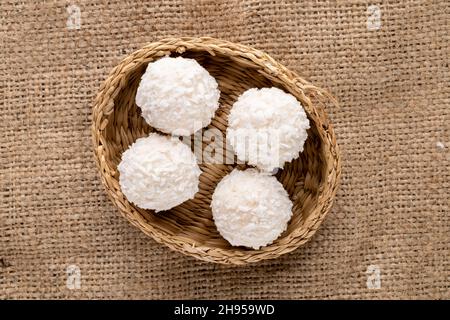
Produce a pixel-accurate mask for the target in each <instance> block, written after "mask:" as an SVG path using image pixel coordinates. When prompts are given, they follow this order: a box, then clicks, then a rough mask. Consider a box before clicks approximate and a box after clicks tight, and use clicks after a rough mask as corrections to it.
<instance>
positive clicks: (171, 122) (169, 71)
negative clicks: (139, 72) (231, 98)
mask: <svg viewBox="0 0 450 320" xmlns="http://www.w3.org/2000/svg"><path fill="white" fill-rule="evenodd" d="M219 97H220V91H219V89H218V85H217V81H216V80H215V79H214V78H213V77H212V76H211V75H210V74H209V73H208V71H207V70H206V69H205V68H203V67H202V66H201V65H200V64H199V63H198V62H197V61H196V60H194V59H187V58H182V57H177V58H170V57H164V58H161V59H159V60H157V61H155V62H151V63H149V64H148V66H147V69H146V71H145V73H144V75H143V76H142V79H141V82H140V84H139V87H138V89H137V93H136V104H137V105H138V106H139V107H140V108H141V110H142V116H143V117H144V119H145V120H146V122H147V123H148V124H149V125H151V126H152V127H154V128H156V129H158V130H160V131H162V132H165V133H171V134H177V135H183V136H188V135H191V134H193V133H194V132H196V131H197V130H199V129H201V128H203V127H206V126H207V125H208V124H210V123H211V119H212V118H213V117H214V113H215V112H216V110H217V108H218V107H219Z"/></svg>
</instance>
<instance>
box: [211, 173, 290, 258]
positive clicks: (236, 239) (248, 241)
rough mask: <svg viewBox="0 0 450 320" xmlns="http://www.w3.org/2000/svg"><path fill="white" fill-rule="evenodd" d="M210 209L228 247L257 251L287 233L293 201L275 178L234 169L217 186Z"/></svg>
mask: <svg viewBox="0 0 450 320" xmlns="http://www.w3.org/2000/svg"><path fill="white" fill-rule="evenodd" d="M211 209H212V214H213V218H214V222H215V224H216V226H217V229H218V230H219V233H220V234H221V235H222V236H223V237H224V238H225V239H226V240H227V241H228V242H229V243H230V244H231V245H233V246H245V247H250V248H253V249H259V248H260V247H262V246H266V245H268V244H271V243H272V242H273V241H274V240H275V239H277V238H278V237H279V236H280V235H281V233H282V232H283V231H284V230H286V227H287V223H288V221H289V220H290V218H291V215H292V202H291V200H290V199H289V196H288V193H287V192H286V190H285V189H284V188H283V185H282V184H281V183H280V182H278V180H277V179H276V178H275V177H274V176H270V175H268V174H266V173H260V172H258V171H257V170H256V169H248V170H245V171H239V170H237V169H235V170H233V171H232V172H231V173H230V174H229V175H227V176H225V177H224V178H223V179H222V180H221V181H220V182H219V184H218V185H217V187H216V189H215V191H214V194H213V196H212V201H211Z"/></svg>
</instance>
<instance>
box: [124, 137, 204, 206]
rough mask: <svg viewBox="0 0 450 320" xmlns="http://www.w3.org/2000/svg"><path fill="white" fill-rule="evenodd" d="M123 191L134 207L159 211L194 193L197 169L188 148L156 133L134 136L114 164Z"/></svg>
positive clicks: (196, 187) (173, 139) (176, 140)
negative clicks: (119, 159) (116, 165)
mask: <svg viewBox="0 0 450 320" xmlns="http://www.w3.org/2000/svg"><path fill="white" fill-rule="evenodd" d="M118 170H119V172H120V177H119V184H120V188H121V190H122V192H123V194H124V195H125V196H126V197H127V199H128V200H129V201H130V202H132V203H134V204H135V205H136V206H138V207H140V208H143V209H153V210H155V211H162V210H168V209H171V208H173V207H175V206H177V205H179V204H181V203H183V202H184V201H186V200H188V199H191V198H193V197H194V195H195V194H196V193H197V192H198V184H199V176H200V173H201V171H200V169H199V167H198V164H197V161H196V158H195V156H194V154H193V153H192V151H191V149H190V148H189V147H188V146H186V145H185V144H183V143H182V142H181V141H180V140H178V139H175V138H170V137H167V136H163V135H160V134H157V133H151V134H150V135H149V136H148V137H145V138H140V139H137V140H136V142H135V143H133V144H132V145H131V146H130V148H129V149H128V150H126V151H125V152H124V153H123V154H122V161H121V162H120V164H119V166H118Z"/></svg>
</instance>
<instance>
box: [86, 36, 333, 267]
mask: <svg viewBox="0 0 450 320" xmlns="http://www.w3.org/2000/svg"><path fill="white" fill-rule="evenodd" d="M166 55H171V56H178V55H182V56H184V57H189V58H194V59H196V60H197V61H198V62H199V63H200V64H201V65H202V66H203V67H205V68H206V69H207V70H208V71H209V73H210V74H211V75H212V76H214V77H215V78H216V80H217V82H218V83H219V88H220V91H221V97H220V108H219V110H218V111H217V112H216V115H215V117H214V119H213V120H212V123H211V124H210V125H209V126H208V127H207V128H213V127H215V128H217V129H219V130H221V131H222V132H223V133H224V136H225V131H226V127H227V116H228V113H229V110H230V108H231V106H232V105H233V103H234V102H235V101H236V99H237V97H238V96H239V95H240V94H241V93H242V92H244V91H245V90H247V89H249V88H252V87H259V88H260V87H271V86H276V87H279V88H281V89H283V90H284V91H286V92H289V93H291V94H292V95H294V96H295V97H296V98H297V99H298V100H299V101H300V102H301V103H302V105H303V106H304V108H305V111H306V113H307V115H308V117H309V119H310V123H311V129H309V131H308V139H307V141H306V143H305V147H304V151H303V152H302V153H301V154H300V156H299V158H297V159H296V160H294V161H292V162H290V163H286V164H285V166H284V168H283V170H279V171H278V173H277V175H276V177H277V179H278V180H279V181H280V182H281V183H282V184H283V186H284V188H285V189H286V190H287V191H288V193H289V196H290V198H291V200H292V201H293V203H294V206H293V216H292V219H291V221H290V222H289V225H288V228H287V230H286V231H285V232H284V233H283V234H282V235H281V236H280V237H279V238H278V239H277V240H276V241H275V242H274V243H272V244H271V245H269V246H266V247H263V248H261V249H259V250H252V249H247V248H243V247H232V246H231V245H230V244H229V243H228V242H227V241H226V240H224V239H223V238H222V237H221V236H220V234H219V233H218V231H217V229H216V227H215V225H214V221H213V219H212V215H211V209H210V201H211V195H212V193H213V192H214V189H215V187H216V185H217V183H218V182H219V181H220V180H221V179H222V178H223V177H224V176H225V175H226V174H227V173H229V172H230V171H231V170H232V169H233V168H234V167H236V165H226V164H202V163H200V164H199V165H200V168H201V170H202V174H201V176H200V185H199V192H198V193H197V194H196V196H195V198H194V199H191V200H189V201H186V202H184V203H182V204H181V205H179V206H177V207H175V208H173V209H171V210H169V211H167V212H163V213H158V214H156V213H154V212H152V211H150V210H143V209H140V208H138V207H136V206H134V205H133V204H132V203H130V202H128V201H127V199H126V198H125V196H124V195H123V194H122V192H121V190H120V187H119V182H118V181H119V173H118V171H117V166H118V164H119V162H120V160H121V155H122V152H123V151H124V150H126V149H127V148H128V146H129V145H130V144H131V143H133V142H134V141H135V140H136V139H138V138H140V137H143V136H146V135H148V133H149V132H152V131H153V130H154V129H153V128H151V127H149V126H148V125H147V124H146V123H145V121H144V119H143V118H142V117H141V116H140V110H139V108H138V107H137V106H136V104H135V95H136V90H137V87H138V85H139V81H140V78H141V75H142V74H143V73H144V71H145V68H146V66H147V64H148V63H149V62H151V61H154V60H156V59H158V58H160V57H163V56H166ZM330 99H331V100H330ZM329 101H332V102H334V100H333V98H332V97H331V96H329V95H328V94H327V93H326V92H325V91H324V90H321V89H319V88H317V87H315V86H313V85H311V84H310V83H308V82H307V81H305V80H303V79H301V78H300V77H299V76H298V75H297V74H295V73H294V72H292V71H289V70H288V69H286V67H284V66H282V65H281V64H279V63H278V62H276V61H275V60H274V59H272V58H271V57H270V56H268V55H267V54H265V53H263V52H261V51H258V50H255V49H253V48H250V47H247V46H243V45H239V44H235V43H230V42H227V41H222V40H217V39H213V38H172V39H164V40H161V41H158V42H154V43H151V44H149V45H147V46H145V47H144V48H142V49H140V50H138V51H136V52H134V53H132V54H131V55H129V56H127V57H126V58H125V59H124V60H123V61H122V62H121V63H120V64H119V65H118V66H116V67H115V68H114V69H113V70H112V72H111V74H110V75H109V77H108V78H107V80H106V81H105V82H104V84H103V85H102V86H101V88H100V90H99V93H98V96H97V98H96V100H95V105H94V108H93V126H92V135H93V143H94V151H95V160H96V163H97V166H98V168H99V170H100V173H101V180H102V182H103V184H104V186H105V187H106V190H107V193H108V195H109V197H110V198H111V200H112V201H113V203H114V204H115V205H116V206H117V208H118V209H119V210H120V212H121V214H122V215H123V216H124V217H125V218H127V219H128V220H129V221H130V222H131V223H132V224H133V225H135V226H136V227H138V228H139V229H141V230H142V231H143V232H144V233H146V234H147V235H149V236H151V237H152V238H154V239H155V240H156V241H158V242H160V243H164V244H165V245H167V246H168V247H170V248H171V249H173V250H176V251H180V252H182V253H184V254H187V255H190V256H193V257H196V258H198V259H201V260H205V261H210V262H217V263H223V264H236V265H242V264H246V263H250V262H257V261H260V260H263V259H272V258H276V257H278V256H280V255H282V254H284V253H287V252H290V251H292V250H294V249H296V248H297V247H299V246H300V245H302V244H304V243H305V242H307V241H308V240H309V239H310V238H311V236H312V235H313V234H314V233H315V232H316V230H317V228H318V227H319V225H320V223H321V222H322V220H323V219H324V217H325V215H326V214H327V212H328V211H329V209H330V207H331V205H332V202H333V199H334V196H335V194H336V189H337V185H338V181H339V176H340V170H341V169H340V156H339V149H338V146H337V144H336V139H335V135H334V132H333V129H332V126H331V124H330V122H329V120H328V118H327V116H326V114H325V112H324V106H325V103H326V102H329ZM240 166H241V167H245V166H243V165H240Z"/></svg>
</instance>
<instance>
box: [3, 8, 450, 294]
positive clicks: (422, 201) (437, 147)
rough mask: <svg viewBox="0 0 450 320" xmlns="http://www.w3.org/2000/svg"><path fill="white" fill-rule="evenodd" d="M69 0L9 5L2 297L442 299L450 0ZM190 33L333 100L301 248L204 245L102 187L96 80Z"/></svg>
mask: <svg viewBox="0 0 450 320" xmlns="http://www.w3.org/2000/svg"><path fill="white" fill-rule="evenodd" d="M70 4H71V3H68V2H65V1H60V2H55V3H53V2H49V3H41V1H35V2H31V1H25V2H24V1H14V0H9V1H2V2H1V5H0V41H1V44H2V50H1V53H0V57H1V60H2V63H1V65H0V70H1V71H0V81H1V82H0V115H1V122H0V126H1V134H0V146H1V153H0V194H1V203H0V205H1V206H0V298H7V299H11V298H70V299H72V298H165V299H171V298H213V299H215V298H224V299H225V298H287V299H298V298H375V299H378V298H450V294H449V292H450V290H449V289H450V281H449V277H450V263H449V234H450V223H449V206H450V204H449V193H450V90H449V83H450V72H449V65H448V63H449V62H448V57H449V56H450V48H449V20H450V12H449V6H448V2H447V1H444V0H443V1H434V2H430V1H408V2H404V3H402V2H400V1H390V2H387V1H386V2H384V1H383V2H381V1H372V2H366V1H337V2H335V1H330V2H324V3H321V2H317V1H307V2H301V3H300V2H299V3H297V2H296V1H264V0H261V1H218V2H215V1H169V0H165V1H154V2H148V3H140V2H131V3H130V2H124V1H108V2H105V1H86V2H84V1H76V2H73V4H75V5H76V6H75V7H68V5H70ZM370 5H375V7H373V6H372V7H369V6H370ZM77 8H78V9H77ZM368 8H369V9H368ZM77 10H79V11H77ZM78 13H79V17H80V18H81V19H78V16H77V14H78ZM379 18H380V19H379ZM183 35H187V36H213V37H217V38H223V39H226V40H230V41H234V42H240V43H243V44H247V45H251V46H254V47H256V48H258V49H261V50H263V51H265V52H267V53H269V54H270V55H272V56H273V57H274V58H275V59H277V60H278V61H280V62H281V63H284V64H285V65H286V66H287V67H289V68H291V69H293V70H295V71H297V72H298V73H299V74H300V75H302V76H303V77H304V78H306V79H308V80H310V81H312V82H313V83H314V84H316V85H318V86H321V87H324V88H327V89H329V90H330V91H331V92H332V93H333V94H335V95H336V97H337V98H338V100H339V101H340V104H341V107H340V109H335V108H333V109H329V110H328V113H329V115H330V117H331V119H332V121H333V123H334V126H335V131H336V135H337V138H338V142H339V144H340V147H341V150H342V158H343V175H342V182H341V187H340V190H339V192H338V196H337V199H336V203H335V205H334V208H333V210H332V212H331V213H330V214H329V215H328V217H327V218H326V219H325V222H324V223H323V225H322V226H321V228H320V230H319V231H318V233H317V234H316V235H315V236H314V237H313V239H312V240H311V241H310V242H309V243H308V244H307V245H305V246H304V247H302V248H300V249H298V250H296V251H295V252H293V253H291V254H288V255H285V256H283V257H281V258H280V259H277V260H273V261H267V262H263V263H259V264H256V265H250V266H248V267H243V268H242V267H226V266H220V265H214V264H208V263H204V262H201V261H197V260H195V259H193V258H189V257H185V256H183V255H181V254H179V253H175V252H172V251H170V250H169V249H167V248H165V247H164V246H162V245H159V244H157V243H155V242H154V241H153V240H152V239H150V238H147V237H146V236H145V235H144V234H142V233H141V232H140V231H138V230H137V229H135V228H134V227H132V226H131V225H130V224H129V223H128V222H127V221H126V220H125V219H123V218H122V217H121V216H119V214H118V212H117V210H116V209H115V208H114V207H113V206H112V204H111V203H110V201H109V200H108V199H107V198H106V194H105V192H104V190H103V188H102V186H101V184H100V180H99V175H98V173H97V171H96V168H95V165H94V161H93V155H92V145H91V137H90V125H91V107H92V102H93V98H94V96H95V94H96V92H97V89H98V87H99V86H100V83H101V82H102V81H103V80H104V79H105V78H106V76H107V75H108V73H109V71H110V70H111V68H112V67H113V66H114V65H116V64H117V63H118V62H119V61H120V60H121V59H122V58H123V57H124V56H125V55H127V54H128V53H130V52H132V51H134V50H136V49H138V48H140V47H141V46H143V45H144V44H145V43H147V42H151V41H155V40H157V39H160V38H163V37H168V36H183ZM74 270H75V271H74ZM78 271H79V274H80V277H79V278H77V279H79V281H78V280H76V281H72V280H73V277H74V276H77V277H78ZM74 272H75V273H74ZM378 274H379V275H380V277H379V278H378ZM378 280H380V281H378Z"/></svg>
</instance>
